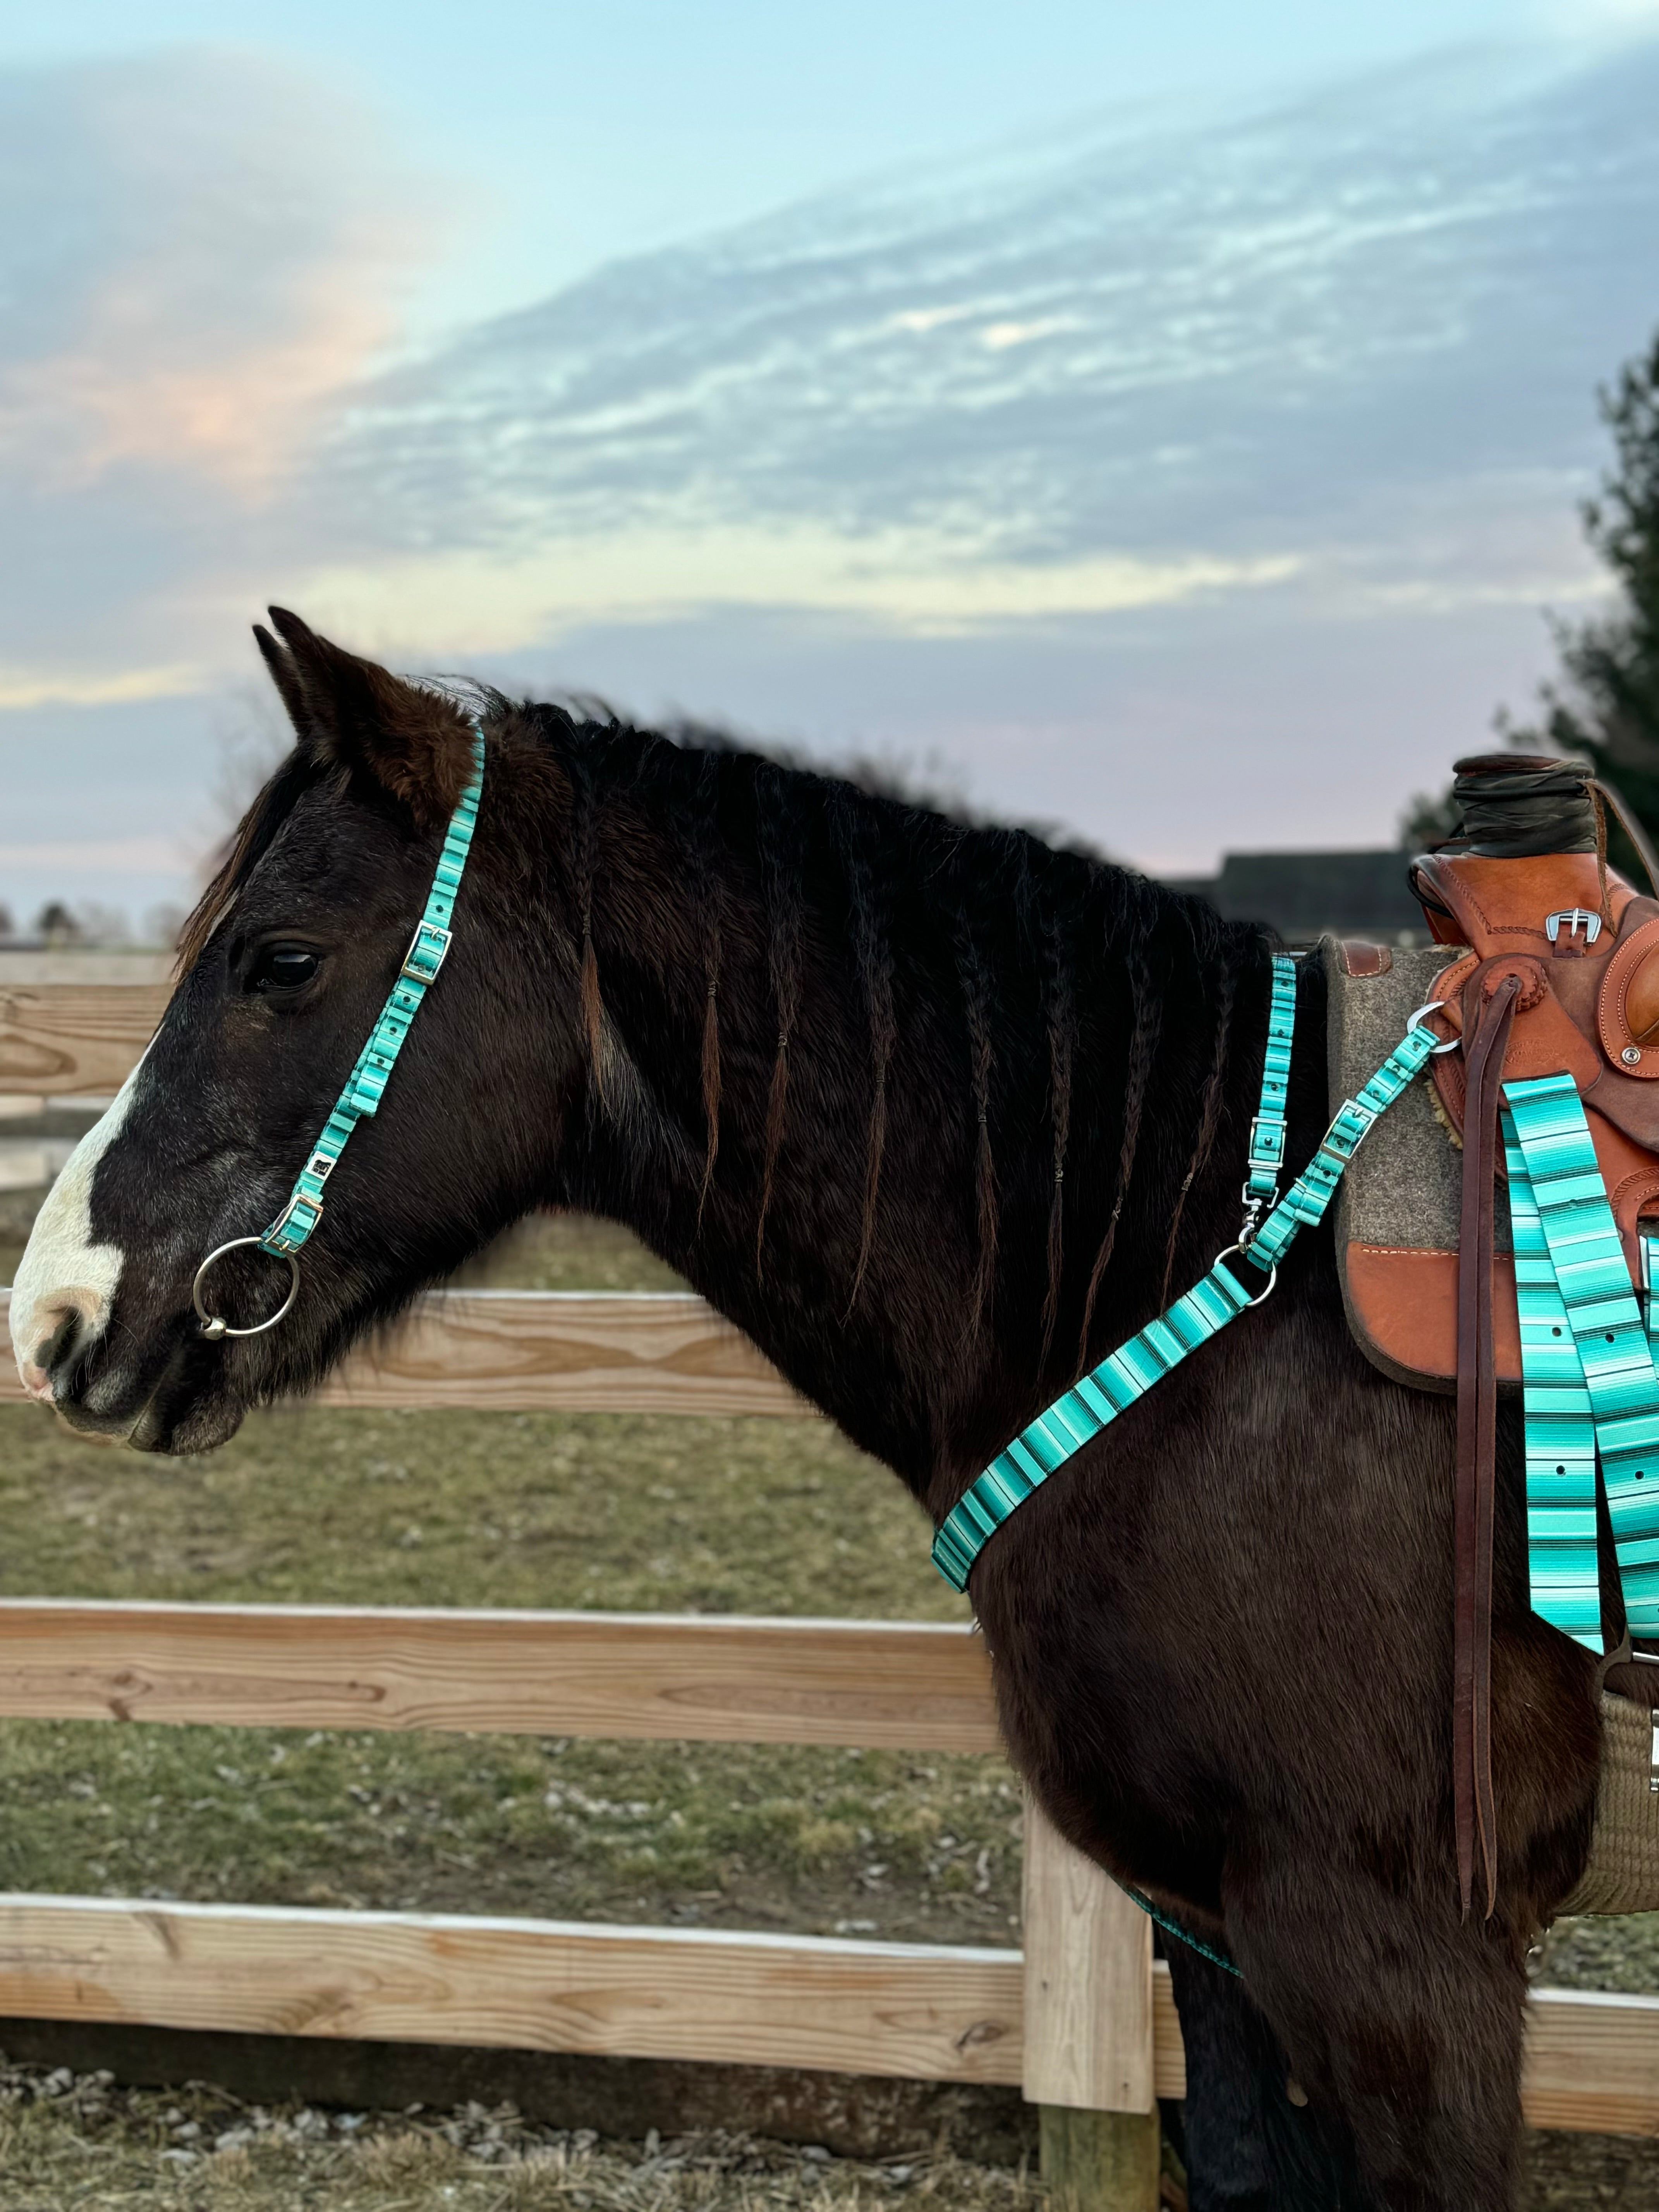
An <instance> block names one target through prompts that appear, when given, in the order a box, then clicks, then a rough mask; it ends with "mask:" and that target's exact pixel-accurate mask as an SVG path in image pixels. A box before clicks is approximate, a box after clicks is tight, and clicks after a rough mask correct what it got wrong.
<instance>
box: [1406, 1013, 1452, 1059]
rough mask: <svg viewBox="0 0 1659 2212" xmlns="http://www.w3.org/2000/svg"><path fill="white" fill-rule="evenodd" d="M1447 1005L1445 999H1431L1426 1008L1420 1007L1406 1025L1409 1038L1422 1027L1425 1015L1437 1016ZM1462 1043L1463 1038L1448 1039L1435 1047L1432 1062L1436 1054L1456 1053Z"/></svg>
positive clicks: (1430, 1056)
mask: <svg viewBox="0 0 1659 2212" xmlns="http://www.w3.org/2000/svg"><path fill="white" fill-rule="evenodd" d="M1445 1003H1446V1002H1445V1000H1443V999H1431V1000H1429V1003H1428V1005H1427V1006H1419V1008H1418V1010H1417V1012H1415V1013H1414V1014H1413V1016H1412V1018H1411V1019H1410V1020H1409V1021H1408V1022H1407V1024H1406V1034H1407V1036H1410V1035H1411V1033H1412V1031H1413V1030H1414V1029H1417V1028H1419V1027H1420V1025H1421V1024H1422V1020H1423V1017H1424V1016H1425V1014H1437V1013H1438V1012H1440V1010H1441V1008H1442V1007H1443V1006H1444V1005H1445ZM1462 1042H1463V1040H1462V1037H1461V1036H1455V1037H1448V1038H1447V1039H1446V1042H1444V1044H1437V1045H1436V1046H1435V1048H1434V1051H1433V1052H1431V1053H1430V1054H1429V1058H1430V1059H1431V1060H1432V1059H1433V1058H1434V1056H1435V1054H1436V1053H1442V1052H1455V1051H1456V1049H1457V1048H1458V1046H1459V1045H1460V1044H1462Z"/></svg>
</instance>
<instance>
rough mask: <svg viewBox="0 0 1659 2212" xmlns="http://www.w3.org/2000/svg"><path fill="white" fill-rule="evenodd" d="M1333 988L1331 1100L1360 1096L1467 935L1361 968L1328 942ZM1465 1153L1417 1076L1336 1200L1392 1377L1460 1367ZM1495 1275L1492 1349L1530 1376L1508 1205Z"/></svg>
mask: <svg viewBox="0 0 1659 2212" xmlns="http://www.w3.org/2000/svg"><path fill="white" fill-rule="evenodd" d="M1320 952H1321V957H1322V962H1323V964H1324V969H1325V977H1326V984H1327V989H1328V1017H1327V1020H1328V1031H1327V1048H1328V1061H1329V1079H1330V1096H1331V1108H1332V1111H1333V1112H1334V1110H1335V1109H1336V1107H1337V1106H1338V1105H1339V1104H1340V1103H1341V1101H1342V1100H1343V1099H1344V1098H1352V1097H1353V1095H1354V1093H1355V1092H1356V1091H1358V1090H1359V1088H1360V1087H1361V1085H1363V1084H1364V1082H1365V1080H1366V1079H1367V1078H1368V1077H1369V1076H1370V1075H1371V1074H1373V1073H1375V1071H1376V1069H1377V1067H1379V1066H1381V1064H1382V1063H1383V1060H1385V1059H1387V1057H1388V1055H1389V1053H1390V1052H1392V1051H1393V1049H1394V1048H1395V1045H1396V1044H1398V1043H1399V1042H1400V1040H1401V1036H1404V1034H1405V1030H1406V1024H1407V1022H1408V1021H1409V1020H1410V1018H1411V1017H1412V1015H1413V1013H1415V1012H1416V1011H1417V1009H1418V1008H1419V1006H1424V1005H1425V1004H1426V1003H1427V1002H1428V1001H1429V1000H1433V999H1436V998H1438V997H1439V995H1440V993H1439V992H1438V990H1437V987H1436V986H1437V982H1438V980H1439V977H1440V975H1441V973H1442V971H1443V969H1446V968H1448V967H1449V966H1450V965H1451V964H1452V963H1454V962H1455V961H1458V960H1461V959H1462V958H1464V957H1465V948H1464V947H1463V946H1462V945H1425V946H1422V947H1420V948H1419V949H1417V950H1414V951H1395V952H1394V953H1393V956H1392V958H1391V959H1390V961H1389V965H1388V966H1387V967H1386V968H1384V969H1382V970H1381V971H1380V972H1378V973H1376V974H1375V975H1364V974H1352V973H1351V972H1349V968H1348V963H1346V961H1345V960H1344V958H1343V957H1342V951H1341V946H1340V941H1339V940H1338V939H1335V938H1326V939H1324V940H1323V941H1322V945H1321V946H1320ZM1462 1184H1463V1156H1462V1152H1461V1151H1460V1150H1459V1148H1458V1146H1456V1145H1455V1143H1454V1141H1453V1139H1452V1137H1451V1133H1450V1132H1449V1129H1448V1128H1447V1127H1446V1125H1445V1123H1444V1122H1443V1121H1442V1120H1441V1118H1440V1116H1439V1115H1437V1112H1436V1111H1435V1104H1434V1098H1433V1094H1432V1091H1431V1087H1430V1085H1429V1084H1428V1083H1426V1082H1421V1081H1419V1082H1417V1083H1413V1084H1412V1085H1410V1087H1409V1088H1408V1089H1407V1091H1405V1093H1404V1095H1403V1096H1402V1097H1401V1099H1400V1100H1399V1102H1398V1103H1397V1104H1396V1105H1395V1106H1393V1107H1392V1108H1390V1109H1389V1112H1388V1113H1387V1114H1385V1115H1383V1119H1382V1120H1381V1121H1379V1122H1378V1123H1377V1124H1376V1127H1375V1128H1373V1129H1372V1131H1371V1132H1370V1135H1369V1136H1368V1137H1367V1138H1366V1139H1365V1141H1364V1144H1363V1145H1362V1146H1360V1147H1359V1150H1358V1152H1356V1153H1355V1154H1354V1157H1353V1160H1352V1164H1350V1166H1349V1168H1348V1170H1347V1173H1346V1175H1345V1176H1343V1178H1342V1183H1341V1187H1340V1191H1339V1193H1338V1196H1337V1202H1336V1208H1335V1213H1336V1254H1337V1264H1338V1268H1339V1272H1340V1276H1341V1281H1342V1298H1343V1304H1344V1305H1345V1307H1346V1310H1347V1316H1348V1327H1349V1328H1350V1329H1351V1330H1352V1334H1353V1338H1354V1341H1355V1342H1356V1343H1357V1344H1358V1346H1359V1348H1360V1350H1361V1351H1362V1352H1364V1354H1365V1357H1366V1358H1368V1359H1369V1360H1370V1362H1371V1364H1372V1365H1373V1366H1375V1367H1377V1368H1380V1369H1381V1370H1382V1371H1383V1374H1384V1375H1386V1376H1389V1379H1390V1380H1391V1381H1392V1382H1395V1383H1411V1384H1413V1385H1414V1386H1415V1387H1416V1388H1417V1389H1424V1390H1437V1391H1449V1390H1452V1389H1455V1387H1456V1379H1455V1378H1456V1375H1457V1243H1458V1215H1459V1210H1460V1205H1461V1200H1462ZM1496 1230H1497V1234H1496V1246H1497V1250H1498V1254H1499V1255H1501V1256H1500V1258H1499V1261H1498V1267H1497V1268H1496V1269H1495V1271H1494V1275H1493V1291H1494V1296H1493V1300H1492V1328H1493V1349H1494V1351H1495V1352H1496V1354H1497V1359H1498V1380H1499V1383H1501V1384H1502V1385H1504V1387H1505V1388H1506V1389H1507V1388H1510V1387H1511V1386H1516V1385H1518V1384H1519V1382H1520V1379H1521V1333H1520V1324H1519V1322H1518V1321H1517V1319H1516V1304H1515V1262H1514V1260H1513V1257H1512V1256H1511V1255H1512V1251H1513V1247H1512V1245H1511V1243H1510V1223H1509V1209H1508V1207H1507V1206H1499V1207H1498V1220H1497V1225H1496Z"/></svg>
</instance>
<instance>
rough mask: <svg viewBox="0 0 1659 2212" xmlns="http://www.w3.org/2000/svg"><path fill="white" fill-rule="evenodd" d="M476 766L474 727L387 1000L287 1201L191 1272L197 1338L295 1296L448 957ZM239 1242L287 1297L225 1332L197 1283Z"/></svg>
mask: <svg viewBox="0 0 1659 2212" xmlns="http://www.w3.org/2000/svg"><path fill="white" fill-rule="evenodd" d="M483 768H484V741H483V731H482V730H481V729H480V728H479V727H478V726H477V723H474V725H473V729H472V774H471V776H470V777H469V779H468V781H467V785H466V788H465V791H463V792H462V793H461V796H460V799H459V802H458V803H457V805H456V808H455V811H454V812H453V814H452V815H451V816H450V817H449V826H448V828H447V829H446V830H445V832H444V842H443V850H442V851H441V853H440V854H439V855H438V866H437V868H436V870H435V872H434V875H433V878H432V888H431V890H429V891H428V893H427V899H426V906H425V908H424V909H423V910H422V915H421V918H420V920H419V921H417V922H416V925H415V934H414V936H413V937H411V938H410V940H409V950H408V951H407V952H405V953H404V957H403V965H402V966H401V967H400V968H399V969H398V976H397V981H395V982H394V983H393V984H392V991H391V994H390V996H389V997H388V998H387V1000H386V1004H385V1006H382V1007H381V1009H380V1018H379V1020H378V1021H377V1022H376V1023H375V1024H374V1028H373V1030H371V1031H370V1032H369V1038H368V1043H367V1044H366V1045H365V1046H364V1047H363V1048H362V1051H361V1052H360V1053H359V1054H358V1055H357V1063H356V1066H355V1067H354V1068H353V1069H352V1071H351V1073H350V1074H349V1076H348V1077H347V1079H346V1085H345V1088H344V1090H343V1091H341V1093H340V1095H339V1097H337V1099H336V1100H335V1102H334V1105H333V1109H332V1110H331V1113H330V1115H329V1117H328V1119H327V1121H325V1122H324V1124H323V1127H322V1131H321V1133H320V1134H319V1137H318V1139H317V1141H316V1143H315V1144H314V1145H313V1146H312V1148H311V1152H310V1153H309V1155H308V1156H307V1160H306V1164H305V1165H304V1166H303V1167H302V1168H301V1170H300V1172H299V1174H298V1176H296V1177H295V1182H294V1188H293V1189H292V1190H291V1191H290V1192H289V1195H288V1203H287V1204H286V1205H285V1206H283V1210H282V1212H280V1213H279V1214H278V1215H277V1216H276V1219H275V1220H274V1221H273V1222H272V1223H271V1225H270V1227H269V1228H268V1229H265V1230H262V1231H260V1233H259V1235H258V1236H257V1237H232V1238H231V1240H230V1242H229V1243H228V1244H221V1245H220V1246H218V1248H217V1249H216V1250H214V1251H211V1252H210V1253H209V1254H208V1255H207V1257H206V1259H205V1260H204V1261H203V1262H202V1264H201V1266H200V1267H198V1268H197V1270H196V1279H195V1281H194V1282H193V1283H192V1284H191V1294H190V1295H191V1304H192V1305H193V1306H194V1307H195V1309H196V1313H197V1320H198V1321H199V1322H200V1325H201V1329H200V1333H201V1334H202V1335H204V1337H208V1338H210V1339H211V1340H214V1341H215V1342H216V1341H217V1340H219V1339H220V1338H221V1337H226V1336H258V1335H260V1334H263V1333H264V1330H266V1329H268V1328H275V1327H276V1324H277V1322H279V1321H281V1320H282V1318H283V1315H284V1314H286V1313H287V1312H288V1310H289V1307H290V1306H291V1305H292V1304H294V1301H295V1297H297V1296H298V1295H299V1290H300V1262H299V1260H298V1258H297V1257H296V1256H295V1255H297V1254H298V1253H299V1251H300V1249H301V1247H302V1246H303V1245H304V1243H305V1242H306V1239H307V1237H309V1236H310V1235H311V1233H312V1231H313V1230H314V1229H315V1228H316V1226H317V1224H318V1223H319V1221H320V1220H321V1219H322V1218H323V1189H324V1186H325V1184H326V1182H328V1179H329V1177H330V1176H331V1175H332V1174H333V1172H334V1170H335V1169H336V1167H337V1166H338V1164H339V1160H340V1155H341V1153H342V1152H344V1150H345V1148H346V1146H347V1145H348V1144H349V1142H350V1139H351V1134H352V1132H353V1131H354V1130H355V1129H356V1127H357V1124H358V1123H359V1122H360V1121H367V1120H368V1117H369V1116H370V1115H372V1114H374V1113H377V1112H378V1111H379V1109H380V1100H381V1097H383V1095H384V1094H385V1091H386V1085H387V1084H388V1083H389V1082H390V1081H391V1079H392V1069H393V1068H394V1067H395V1066H396V1065H397V1061H398V1054H399V1053H400V1052H401V1051H402V1050H403V1048H404V1039H405V1038H406V1037H407V1036H408V1035H409V1032H410V1029H411V1028H412V1027H413V1026H414V1021H415V1017H416V1014H418V1013H419V1012H420V1011H421V1007H422V1004H423V1003H424V1001H425V999H426V994H427V993H428V991H429V990H430V989H431V987H432V986H433V984H434V983H435V982H436V981H437V980H438V971H439V969H441V967H442V966H443V964H444V956H445V955H446V954H447V951H449V944H450V939H451V937H452V935H453V929H452V927H451V925H452V922H453V917H454V912H455V897H456V894H457V893H458V892H459V890H460V888H461V878H462V876H463V875H464V874H465V871H466V856H467V854H468V853H469V852H470V851H471V845H472V831H473V828H474V826H475V824H476V823H477V819H478V800H479V798H480V796H481V795H482V793H483ZM247 1244H257V1245H258V1248H259V1249H260V1250H261V1251H262V1252H268V1253H269V1254H270V1256H271V1258H272V1259H274V1260H286V1261H287V1262H288V1266H289V1287H288V1296H287V1297H285V1298H284V1299H283V1303H282V1304H281V1305H280V1306H278V1308H277V1309H276V1312H275V1313H274V1314H272V1315H271V1316H270V1318H269V1320H266V1321H262V1322H255V1323H254V1325H253V1327H252V1328H230V1327H229V1326H228V1323H227V1322H225V1321H224V1320H223V1319H222V1317H221V1316H218V1315H216V1314H210V1312H209V1311H208V1309H207V1306H206V1304H205V1303H204V1299H203V1296H202V1285H203V1284H204V1282H205V1281H206V1279H207V1276H208V1273H209V1270H210V1268H211V1267H213V1265H214V1263H215V1262H216V1261H218V1260H220V1259H222V1257H223V1255H225V1254H226V1253H227V1252H234V1251H236V1250H238V1249H240V1247H242V1246H243V1245H247Z"/></svg>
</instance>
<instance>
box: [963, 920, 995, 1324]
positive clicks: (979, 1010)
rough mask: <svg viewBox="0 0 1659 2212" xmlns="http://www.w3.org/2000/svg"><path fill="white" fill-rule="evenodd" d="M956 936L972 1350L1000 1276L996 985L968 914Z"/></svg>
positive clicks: (969, 1321)
mask: <svg viewBox="0 0 1659 2212" xmlns="http://www.w3.org/2000/svg"><path fill="white" fill-rule="evenodd" d="M956 936H957V977H958V979H959V981H960V982H961V986H962V999H963V1007H964V1009H965V1010H966V1012H967V1016H968V1060H969V1073H970V1076H971V1079H972V1082H973V1087H974V1115H975V1121H976V1123H977V1125H978V1137H977V1139H976V1144H975V1175H974V1185H975V1210H976V1212H977V1217H978V1231H979V1259H978V1263H977V1265H976V1266H975V1269H974V1281H973V1288H972V1290H971V1291H970V1293H969V1304H968V1319H967V1322H966V1325H965V1326H964V1328H963V1333H962V1340H963V1350H964V1351H971V1350H972V1348H973V1346H975V1344H976V1343H977V1342H978V1340H979V1333H980V1329H981V1327H982V1326H983V1323H984V1318H985V1310H986V1307H987V1304H988V1303H989V1301H990V1296H991V1291H992V1286H993V1285H994V1283H995V1280H996V1272H997V1171H996V1162H995V1159H994V1157H993V1155H992V1151H991V1068H992V1053H991V1024H990V999H991V984H990V977H989V975H988V974H987V970H986V967H985V962H984V959H983V957H982V956H981V952H980V950H979V947H978V945H976V944H975V941H974V933H973V930H972V927H970V925H969V921H968V916H967V915H966V913H965V912H961V913H958V915H957V932H956Z"/></svg>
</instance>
